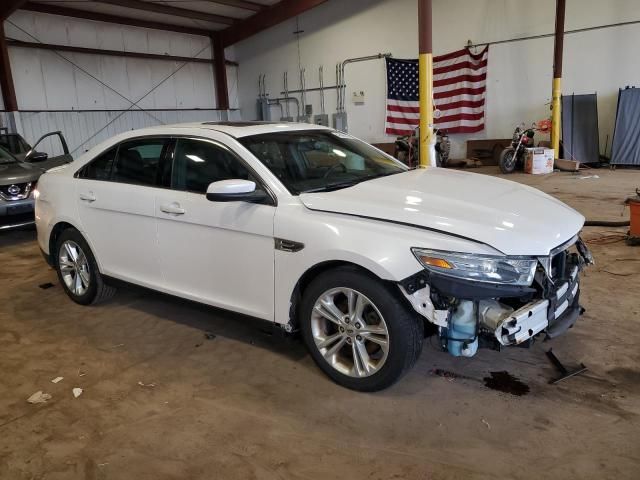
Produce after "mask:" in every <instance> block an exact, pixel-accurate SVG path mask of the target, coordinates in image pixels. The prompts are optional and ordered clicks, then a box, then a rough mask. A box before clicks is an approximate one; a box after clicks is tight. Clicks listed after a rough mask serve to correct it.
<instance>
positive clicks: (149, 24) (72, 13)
mask: <svg viewBox="0 0 640 480" xmlns="http://www.w3.org/2000/svg"><path fill="white" fill-rule="evenodd" d="M20 8H21V9H22V10H28V11H30V12H38V13H48V14H51V15H62V16H63V17H73V18H83V19H85V20H93V21H96V22H107V23H116V24H119V25H129V26H131V27H142V28H151V29H154V30H164V31H168V32H178V33H187V34H189V35H202V36H205V37H208V36H209V35H210V34H211V32H210V31H209V30H205V29H203V28H193V27H185V26H182V25H171V24H168V23H162V22H154V21H150V20H140V19H137V18H127V17H122V16H119V15H110V14H106V13H98V12H89V11H87V10H77V9H75V8H68V7H60V6H57V5H50V4H44V3H36V2H27V3H25V4H24V5H22V6H21V7H20Z"/></svg>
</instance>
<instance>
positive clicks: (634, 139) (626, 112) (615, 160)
mask: <svg viewBox="0 0 640 480" xmlns="http://www.w3.org/2000/svg"><path fill="white" fill-rule="evenodd" d="M611 163H612V164H616V165H640V88H626V89H624V90H620V92H619V94H618V112H617V113H616V126H615V129H614V131H613V144H612V145H611Z"/></svg>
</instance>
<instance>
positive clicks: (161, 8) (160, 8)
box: [97, 0, 236, 25]
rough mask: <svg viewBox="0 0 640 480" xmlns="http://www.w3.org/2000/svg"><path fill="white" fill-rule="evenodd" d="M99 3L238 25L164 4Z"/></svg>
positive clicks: (104, 0) (105, 0) (232, 20)
mask: <svg viewBox="0 0 640 480" xmlns="http://www.w3.org/2000/svg"><path fill="white" fill-rule="evenodd" d="M97 1H98V3H106V4H109V5H117V6H119V7H126V8H132V9H134V10H142V11H144V12H153V13H162V14H164V15H171V16H174V17H182V18H190V19H192V20H203V21H205V22H211V23H220V24H222V25H233V24H234V23H236V19H235V18H231V17H225V16H223V15H214V14H213V13H206V12H198V11H196V10H187V9H186V8H179V7H172V6H170V5H165V4H162V3H150V2H142V1H140V0H97Z"/></svg>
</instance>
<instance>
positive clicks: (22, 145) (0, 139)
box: [0, 133, 31, 155]
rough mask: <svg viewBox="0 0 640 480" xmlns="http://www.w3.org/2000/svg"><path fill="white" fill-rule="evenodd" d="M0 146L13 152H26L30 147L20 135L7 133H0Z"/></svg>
mask: <svg viewBox="0 0 640 480" xmlns="http://www.w3.org/2000/svg"><path fill="white" fill-rule="evenodd" d="M0 147H2V148H4V149H5V150H7V151H9V152H11V153H13V154H14V155H15V154H20V153H27V152H28V151H29V150H30V149H31V147H30V146H29V145H27V143H26V142H25V141H24V140H23V139H22V137H21V136H20V135H16V134H15V133H8V134H3V135H0Z"/></svg>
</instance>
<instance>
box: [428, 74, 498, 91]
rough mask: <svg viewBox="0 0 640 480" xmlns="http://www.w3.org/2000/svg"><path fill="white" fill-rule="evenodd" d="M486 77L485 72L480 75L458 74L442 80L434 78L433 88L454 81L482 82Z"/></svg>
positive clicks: (450, 83)
mask: <svg viewBox="0 0 640 480" xmlns="http://www.w3.org/2000/svg"><path fill="white" fill-rule="evenodd" d="M486 79H487V74H486V73H483V74H481V75H458V76H457V77H451V78H443V79H442V80H434V81H433V86H434V88H435V87H444V86H447V85H452V84H454V83H463V82H464V83H466V82H471V83H476V82H484V81H485V80H486Z"/></svg>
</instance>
